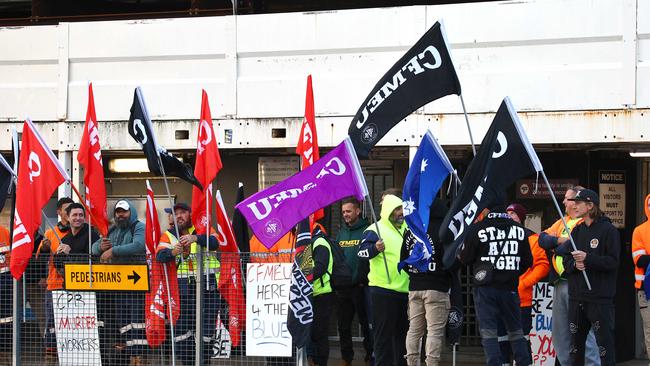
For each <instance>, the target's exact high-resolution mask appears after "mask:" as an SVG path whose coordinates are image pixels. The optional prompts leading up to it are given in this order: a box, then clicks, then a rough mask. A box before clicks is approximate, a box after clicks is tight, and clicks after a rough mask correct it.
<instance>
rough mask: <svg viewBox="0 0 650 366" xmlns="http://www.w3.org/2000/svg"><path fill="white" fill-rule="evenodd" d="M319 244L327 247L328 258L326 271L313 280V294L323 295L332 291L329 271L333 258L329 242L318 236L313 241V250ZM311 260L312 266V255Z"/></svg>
mask: <svg viewBox="0 0 650 366" xmlns="http://www.w3.org/2000/svg"><path fill="white" fill-rule="evenodd" d="M319 246H324V247H325V248H327V251H328V252H329V255H330V259H329V261H328V264H327V273H324V274H323V276H321V278H319V279H317V280H314V286H313V287H314V296H318V295H323V294H329V293H330V292H332V284H331V281H330V273H332V268H333V266H334V258H333V257H332V248H331V247H330V245H329V243H328V242H327V240H325V239H324V238H318V239H316V241H314V250H316V248H317V247H319ZM311 261H312V266H313V265H314V263H313V262H314V257H312V258H311Z"/></svg>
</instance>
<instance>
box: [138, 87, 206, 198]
mask: <svg viewBox="0 0 650 366" xmlns="http://www.w3.org/2000/svg"><path fill="white" fill-rule="evenodd" d="M129 135H131V137H133V139H135V141H136V142H137V143H139V144H140V146H141V147H142V151H143V152H144V155H145V156H146V157H147V165H148V166H149V171H150V172H152V173H153V174H155V175H157V176H159V177H161V176H162V175H163V172H162V171H161V170H160V164H159V163H158V156H160V161H161V162H162V167H163V168H164V169H165V174H166V175H171V176H174V177H178V178H181V179H183V180H184V181H186V182H188V183H191V184H194V185H195V186H197V187H198V188H199V189H200V190H203V187H202V186H201V183H199V181H198V179H196V177H195V176H194V173H192V171H191V170H190V168H189V166H187V165H185V164H183V162H182V161H180V160H178V159H176V158H175V157H174V155H172V154H170V153H169V152H167V150H165V149H164V148H163V147H162V146H160V145H158V142H157V141H156V136H155V135H154V133H153V126H152V124H151V120H150V119H149V112H148V111H147V106H146V104H145V103H144V97H143V96H142V91H140V87H137V88H135V93H134V94H133V105H131V116H130V117H129Z"/></svg>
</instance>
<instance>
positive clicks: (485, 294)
mask: <svg viewBox="0 0 650 366" xmlns="http://www.w3.org/2000/svg"><path fill="white" fill-rule="evenodd" d="M474 307H475V308H476V318H477V319H478V324H479V330H480V332H481V343H482V344H483V351H484V352H485V357H486V358H487V362H486V364H487V365H490V366H501V364H502V363H503V360H502V359H501V348H500V347H499V342H498V338H497V322H498V320H499V319H501V320H503V322H504V324H505V326H506V329H507V333H508V340H509V341H510V346H511V347H512V353H513V354H514V358H515V361H516V362H517V365H530V364H531V363H532V360H531V356H530V354H529V353H528V345H527V344H526V339H524V334H523V332H522V330H521V311H520V310H519V294H517V291H509V290H500V289H495V288H492V287H487V286H479V287H475V288H474Z"/></svg>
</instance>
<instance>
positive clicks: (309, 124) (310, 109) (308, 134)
mask: <svg viewBox="0 0 650 366" xmlns="http://www.w3.org/2000/svg"><path fill="white" fill-rule="evenodd" d="M296 154H298V155H300V169H305V168H307V167H308V166H310V165H312V164H314V162H315V161H316V160H318V159H319V158H320V153H319V151H318V134H317V133H316V115H315V112H314V90H313V89H312V86H311V75H308V76H307V93H306V97H305V119H303V121H302V127H301V128H300V135H299V136H298V145H297V146H296ZM323 217H325V213H324V212H323V209H320V210H318V211H316V212H314V213H313V215H311V216H310V217H309V223H310V227H311V228H313V227H314V221H318V220H320V219H322V218H323Z"/></svg>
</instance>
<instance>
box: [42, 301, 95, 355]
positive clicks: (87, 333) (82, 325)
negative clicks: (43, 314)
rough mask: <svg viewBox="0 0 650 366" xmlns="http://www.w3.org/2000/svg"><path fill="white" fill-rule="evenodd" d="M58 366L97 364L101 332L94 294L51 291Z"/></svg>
mask: <svg viewBox="0 0 650 366" xmlns="http://www.w3.org/2000/svg"><path fill="white" fill-rule="evenodd" d="M52 304H53V307H54V328H55V330H56V346H57V347H56V348H57V353H58V356H59V365H93V366H94V365H98V366H101V364H102V359H101V356H100V353H99V332H98V330H97V327H98V320H97V307H96V302H95V293H94V292H70V291H52Z"/></svg>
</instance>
